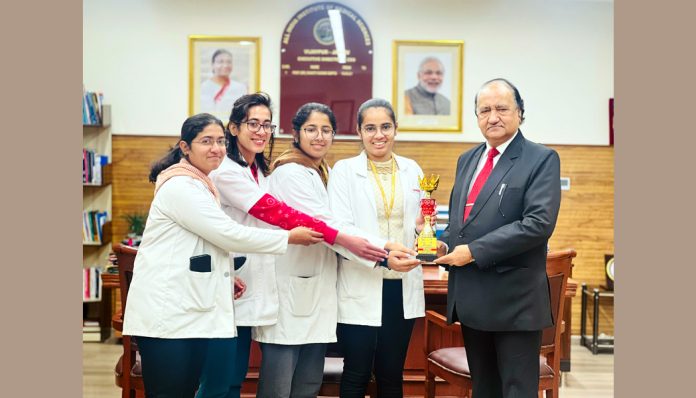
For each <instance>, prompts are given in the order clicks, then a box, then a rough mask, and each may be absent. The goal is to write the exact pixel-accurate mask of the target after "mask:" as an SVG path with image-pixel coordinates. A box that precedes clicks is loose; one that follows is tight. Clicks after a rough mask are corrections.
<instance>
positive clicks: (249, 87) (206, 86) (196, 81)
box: [188, 35, 261, 123]
mask: <svg viewBox="0 0 696 398" xmlns="http://www.w3.org/2000/svg"><path fill="white" fill-rule="evenodd" d="M188 41H189V116H190V115H195V114H197V113H202V112H207V113H210V114H212V115H214V116H216V117H218V118H219V119H220V120H222V121H223V123H226V122H227V120H229V118H230V112H231V110H232V106H233V104H234V101H236V100H237V98H239V97H240V96H242V95H244V94H248V93H253V92H257V91H259V90H260V68H261V38H260V37H232V36H204V35H191V36H189V38H188Z"/></svg>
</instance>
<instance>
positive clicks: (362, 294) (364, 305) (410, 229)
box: [328, 151, 425, 326]
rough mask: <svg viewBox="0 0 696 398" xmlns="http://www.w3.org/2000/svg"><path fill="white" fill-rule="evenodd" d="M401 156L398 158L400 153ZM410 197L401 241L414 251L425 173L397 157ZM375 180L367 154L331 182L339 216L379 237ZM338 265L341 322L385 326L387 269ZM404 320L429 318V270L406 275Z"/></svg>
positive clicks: (339, 169) (344, 164) (340, 168)
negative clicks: (384, 273) (421, 179)
mask: <svg viewBox="0 0 696 398" xmlns="http://www.w3.org/2000/svg"><path fill="white" fill-rule="evenodd" d="M394 156H396V155H394ZM396 163H397V165H398V167H399V178H400V180H401V187H402V189H403V197H404V220H403V223H404V224H403V225H404V236H403V240H402V241H401V242H400V243H402V244H404V245H405V246H406V247H413V242H414V240H415V237H414V235H415V233H414V231H415V227H416V218H417V217H418V215H419V213H420V199H421V197H422V192H421V190H420V186H419V183H418V177H420V176H422V175H423V171H422V170H421V168H420V167H419V166H418V164H417V163H416V162H415V161H413V160H411V159H408V158H404V157H402V156H396ZM374 185H375V179H374V178H373V177H372V175H371V173H370V172H369V171H368V169H367V155H366V154H365V152H364V151H363V152H361V153H360V155H358V156H355V157H352V158H349V159H344V160H339V161H338V162H336V164H335V165H334V168H333V172H332V175H331V179H330V180H329V187H328V190H329V198H330V201H331V210H332V211H333V214H334V216H335V217H336V218H337V219H338V220H339V221H340V222H343V223H347V224H350V225H354V226H355V227H357V228H360V229H361V230H363V231H365V232H367V233H372V234H375V235H378V234H379V221H378V219H377V206H381V205H382V204H381V203H377V202H376V198H375V194H374V192H375V191H374ZM340 261H341V263H340V265H339V267H338V322H341V323H348V324H353V325H368V326H381V324H382V305H381V303H382V271H381V270H380V269H367V268H365V267H363V266H361V265H359V264H355V263H354V262H353V261H350V260H346V259H341V260H340ZM402 281H403V284H402V288H403V302H404V317H405V318H406V319H410V318H418V317H422V316H425V295H424V291H423V268H422V267H421V266H418V267H416V268H414V269H412V270H411V271H409V272H407V273H405V274H404V275H403V279H402Z"/></svg>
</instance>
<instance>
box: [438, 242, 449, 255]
mask: <svg viewBox="0 0 696 398" xmlns="http://www.w3.org/2000/svg"><path fill="white" fill-rule="evenodd" d="M446 254H447V245H446V244H445V242H443V241H441V240H438V241H437V256H438V257H442V256H444V255H446Z"/></svg>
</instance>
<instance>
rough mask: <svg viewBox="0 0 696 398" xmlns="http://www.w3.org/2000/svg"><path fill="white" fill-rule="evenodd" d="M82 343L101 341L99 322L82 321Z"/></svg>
mask: <svg viewBox="0 0 696 398" xmlns="http://www.w3.org/2000/svg"><path fill="white" fill-rule="evenodd" d="M82 341H97V342H98V341H101V326H99V322H98V321H92V320H87V319H85V320H83V321H82Z"/></svg>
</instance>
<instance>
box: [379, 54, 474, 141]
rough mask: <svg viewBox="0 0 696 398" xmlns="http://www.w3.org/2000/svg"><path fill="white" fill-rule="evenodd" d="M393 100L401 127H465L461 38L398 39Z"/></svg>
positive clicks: (430, 129) (435, 129)
mask: <svg viewBox="0 0 696 398" xmlns="http://www.w3.org/2000/svg"><path fill="white" fill-rule="evenodd" d="M392 64H393V68H394V70H393V73H392V76H393V83H392V88H393V98H392V104H393V105H394V108H395V111H396V113H397V115H398V117H399V131H419V132H453V133H454V132H461V131H462V69H463V68H462V65H463V64H464V42H463V41H460V40H426V41H405V40H395V41H394V47H393V59H392Z"/></svg>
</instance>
